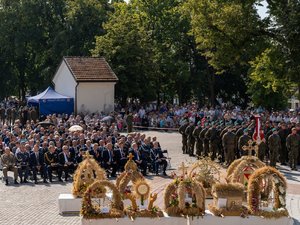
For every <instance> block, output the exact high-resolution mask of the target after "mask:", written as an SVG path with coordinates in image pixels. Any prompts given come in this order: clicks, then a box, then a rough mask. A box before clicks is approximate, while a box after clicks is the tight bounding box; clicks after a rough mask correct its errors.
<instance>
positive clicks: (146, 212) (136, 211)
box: [124, 180, 163, 219]
mask: <svg viewBox="0 0 300 225" xmlns="http://www.w3.org/2000/svg"><path fill="white" fill-rule="evenodd" d="M133 189H134V192H133V193H125V194H124V195H125V196H124V198H127V199H129V200H130V201H131V206H129V207H128V208H126V209H125V210H124V211H125V213H126V215H128V216H129V217H130V218H132V219H133V218H136V217H162V216H163V213H162V211H161V210H160V209H159V208H158V207H157V206H154V205H153V203H154V201H156V199H157V194H156V193H155V194H150V186H149V184H148V183H147V182H146V181H145V180H138V181H136V182H135V183H134V185H133ZM147 199H148V200H149V203H148V206H147V208H146V209H140V208H139V207H138V205H137V201H140V202H141V205H144V204H145V200H147Z"/></svg>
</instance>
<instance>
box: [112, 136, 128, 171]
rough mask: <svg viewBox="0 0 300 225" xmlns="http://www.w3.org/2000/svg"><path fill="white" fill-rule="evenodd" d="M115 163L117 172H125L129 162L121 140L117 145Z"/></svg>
mask: <svg viewBox="0 0 300 225" xmlns="http://www.w3.org/2000/svg"><path fill="white" fill-rule="evenodd" d="M114 161H115V162H116V166H117V170H119V171H122V172H123V171H124V166H125V164H126V162H127V156H126V154H125V152H124V143H123V142H122V141H121V140H120V141H118V143H117V144H116V145H115V149H114Z"/></svg>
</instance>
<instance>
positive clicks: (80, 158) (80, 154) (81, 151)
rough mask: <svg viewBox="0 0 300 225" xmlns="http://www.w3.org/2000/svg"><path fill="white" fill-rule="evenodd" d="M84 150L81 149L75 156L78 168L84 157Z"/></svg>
mask: <svg viewBox="0 0 300 225" xmlns="http://www.w3.org/2000/svg"><path fill="white" fill-rule="evenodd" d="M83 156H84V150H83V149H79V153H78V154H77V155H76V156H75V160H74V169H76V168H77V166H78V164H79V163H81V162H82V161H83V159H84V157H83Z"/></svg>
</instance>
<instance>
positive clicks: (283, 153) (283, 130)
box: [278, 123, 289, 165]
mask: <svg viewBox="0 0 300 225" xmlns="http://www.w3.org/2000/svg"><path fill="white" fill-rule="evenodd" d="M278 135H279V137H280V139H281V148H280V149H279V161H280V163H281V165H286V162H287V158H288V153H287V149H286V139H287V137H288V135H289V130H288V129H287V127H286V124H284V123H282V124H280V129H279V131H278Z"/></svg>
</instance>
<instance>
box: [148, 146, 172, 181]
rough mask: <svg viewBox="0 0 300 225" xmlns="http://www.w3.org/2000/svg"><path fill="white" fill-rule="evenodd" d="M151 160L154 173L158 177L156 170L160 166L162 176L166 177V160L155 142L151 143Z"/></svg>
mask: <svg viewBox="0 0 300 225" xmlns="http://www.w3.org/2000/svg"><path fill="white" fill-rule="evenodd" d="M151 158H152V160H153V162H154V168H155V173H156V175H158V168H159V166H162V168H163V175H164V176H167V174H166V169H167V166H168V162H167V158H166V157H165V156H164V154H163V152H162V150H161V148H160V147H159V143H158V142H157V141H155V142H153V149H152V150H151Z"/></svg>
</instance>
